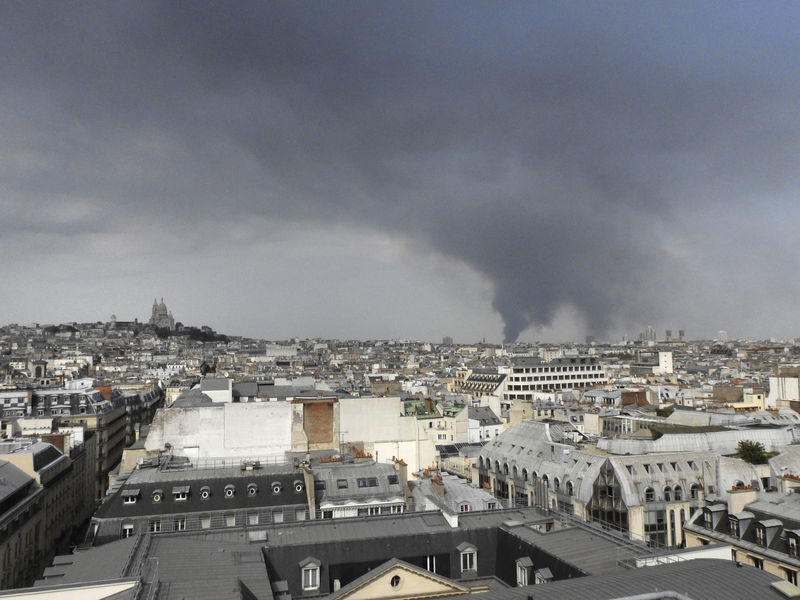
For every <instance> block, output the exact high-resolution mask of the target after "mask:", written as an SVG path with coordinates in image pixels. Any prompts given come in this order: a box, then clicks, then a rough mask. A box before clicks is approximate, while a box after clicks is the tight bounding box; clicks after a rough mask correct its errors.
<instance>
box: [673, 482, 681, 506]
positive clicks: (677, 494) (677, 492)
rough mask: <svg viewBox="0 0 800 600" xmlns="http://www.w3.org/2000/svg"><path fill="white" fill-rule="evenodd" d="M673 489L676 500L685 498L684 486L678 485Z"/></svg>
mask: <svg viewBox="0 0 800 600" xmlns="http://www.w3.org/2000/svg"><path fill="white" fill-rule="evenodd" d="M673 491H674V492H675V502H680V501H681V500H683V488H682V487H681V486H679V485H676V486H675V489H674V490H673Z"/></svg>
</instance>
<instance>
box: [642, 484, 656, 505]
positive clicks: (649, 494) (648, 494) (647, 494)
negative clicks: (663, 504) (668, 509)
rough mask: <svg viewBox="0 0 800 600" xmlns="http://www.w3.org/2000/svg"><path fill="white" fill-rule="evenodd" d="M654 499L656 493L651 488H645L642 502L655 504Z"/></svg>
mask: <svg viewBox="0 0 800 600" xmlns="http://www.w3.org/2000/svg"><path fill="white" fill-rule="evenodd" d="M655 499H656V491H655V490H654V489H653V488H650V487H649V488H647V489H645V491H644V501H645V502H655Z"/></svg>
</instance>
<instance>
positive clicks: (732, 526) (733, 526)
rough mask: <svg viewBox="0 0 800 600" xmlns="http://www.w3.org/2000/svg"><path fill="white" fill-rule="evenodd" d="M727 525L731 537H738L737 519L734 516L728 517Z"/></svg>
mask: <svg viewBox="0 0 800 600" xmlns="http://www.w3.org/2000/svg"><path fill="white" fill-rule="evenodd" d="M728 527H729V530H730V534H731V535H732V536H733V537H737V538H738V537H739V520H738V519H736V518H734V517H729V518H728Z"/></svg>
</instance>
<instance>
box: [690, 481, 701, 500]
mask: <svg viewBox="0 0 800 600" xmlns="http://www.w3.org/2000/svg"><path fill="white" fill-rule="evenodd" d="M699 491H700V488H699V486H698V485H697V484H696V483H693V484H692V486H691V487H690V488H689V498H691V499H692V500H696V499H697V496H698V493H699Z"/></svg>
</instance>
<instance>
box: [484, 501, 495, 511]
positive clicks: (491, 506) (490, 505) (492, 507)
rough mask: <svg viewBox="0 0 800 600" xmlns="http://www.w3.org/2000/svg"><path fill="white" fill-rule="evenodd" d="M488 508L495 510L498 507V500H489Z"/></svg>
mask: <svg viewBox="0 0 800 600" xmlns="http://www.w3.org/2000/svg"><path fill="white" fill-rule="evenodd" d="M486 508H488V509H489V510H494V509H496V508H497V502H489V503H488V504H487V505H486Z"/></svg>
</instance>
